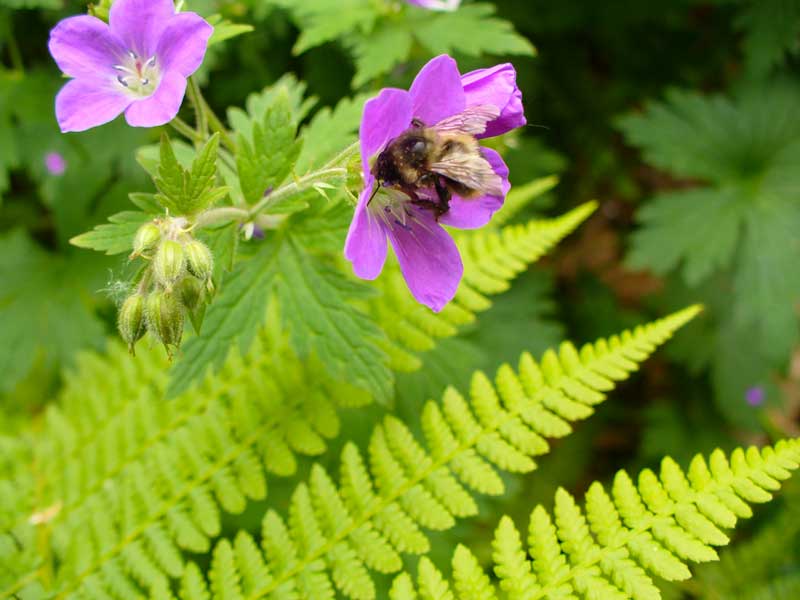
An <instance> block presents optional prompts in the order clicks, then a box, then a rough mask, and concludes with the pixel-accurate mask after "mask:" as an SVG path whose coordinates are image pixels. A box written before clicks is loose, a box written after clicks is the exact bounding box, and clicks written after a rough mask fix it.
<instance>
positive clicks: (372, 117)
mask: <svg viewBox="0 0 800 600" xmlns="http://www.w3.org/2000/svg"><path fill="white" fill-rule="evenodd" d="M410 125H411V96H410V95H409V93H408V92H407V91H405V90H398V89H396V88H386V89H384V90H382V91H381V93H380V94H379V95H378V97H377V98H373V99H371V100H368V101H367V103H366V104H364V112H363V114H362V117H361V128H360V129H359V132H358V136H359V139H360V141H361V166H362V167H363V169H364V173H365V175H366V174H367V173H369V172H370V165H369V161H370V159H371V158H372V156H373V155H374V154H376V153H377V152H378V151H380V150H382V149H383V147H384V146H385V145H386V142H388V141H389V140H391V139H394V138H395V137H397V136H398V135H400V134H401V133H403V132H404V131H405V130H406V129H408V128H409V126H410Z"/></svg>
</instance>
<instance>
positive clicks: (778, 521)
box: [695, 486, 800, 600]
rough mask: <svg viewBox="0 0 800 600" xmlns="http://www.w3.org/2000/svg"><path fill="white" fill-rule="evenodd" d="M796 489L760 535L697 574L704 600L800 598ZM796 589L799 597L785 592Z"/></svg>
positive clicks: (799, 521)
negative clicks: (781, 593) (783, 592)
mask: <svg viewBox="0 0 800 600" xmlns="http://www.w3.org/2000/svg"><path fill="white" fill-rule="evenodd" d="M796 488H797V486H792V487H791V488H789V489H788V490H787V491H786V494H785V496H784V497H785V501H784V506H782V507H781V508H780V510H778V511H777V512H776V514H775V515H774V517H773V518H772V519H771V520H769V521H767V522H763V521H762V524H761V525H760V526H759V528H758V531H757V533H756V534H755V535H754V536H753V537H751V538H749V539H743V540H739V541H738V543H737V544H736V545H735V546H734V547H733V548H731V549H730V550H729V551H727V552H725V554H723V555H722V557H721V560H720V561H719V562H718V563H712V564H709V565H704V566H703V567H702V568H701V569H698V570H697V572H696V577H697V584H698V585H697V589H698V590H699V591H701V592H702V596H700V595H697V594H695V595H697V596H698V597H702V598H704V600H725V599H728V598H737V599H738V598H742V599H744V598H760V597H765V598H769V597H775V598H794V597H800V587H797V586H800V574H798V572H797V566H798V562H799V561H800V506H798V500H799V499H800V497H798V495H797V489H796ZM787 586H788V587H790V588H793V589H797V591H798V593H797V594H790V593H788V592H786V593H785V594H784V595H782V596H781V595H779V594H778V591H779V590H780V591H784V588H787Z"/></svg>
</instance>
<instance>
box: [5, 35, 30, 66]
mask: <svg viewBox="0 0 800 600" xmlns="http://www.w3.org/2000/svg"><path fill="white" fill-rule="evenodd" d="M6 35H7V36H8V38H7V43H8V54H9V56H10V58H11V66H12V67H13V68H14V70H15V71H19V72H20V74H23V75H24V74H25V64H24V63H23V62H22V53H21V52H20V51H19V44H17V38H16V37H14V26H13V25H12V24H10V23H9V26H8V27H7V28H6Z"/></svg>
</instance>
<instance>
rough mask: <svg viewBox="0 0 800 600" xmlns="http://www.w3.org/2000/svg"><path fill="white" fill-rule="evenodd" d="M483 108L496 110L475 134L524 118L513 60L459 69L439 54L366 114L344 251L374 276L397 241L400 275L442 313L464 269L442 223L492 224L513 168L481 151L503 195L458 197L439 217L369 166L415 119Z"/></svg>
mask: <svg viewBox="0 0 800 600" xmlns="http://www.w3.org/2000/svg"><path fill="white" fill-rule="evenodd" d="M468 108H470V109H472V108H480V109H483V110H484V112H486V113H490V114H494V115H498V116H497V117H496V118H494V119H492V120H490V121H489V122H488V123H485V124H484V125H485V131H483V133H481V134H478V135H476V136H475V137H477V138H479V139H480V138H485V137H491V136H495V135H500V134H502V133H505V132H507V131H509V130H511V129H514V128H516V127H520V126H522V125H524V124H525V116H524V114H523V110H522V102H521V96H520V92H519V89H518V88H517V85H516V73H515V71H514V67H513V66H511V65H510V64H505V65H499V66H497V67H493V68H491V69H481V70H479V71H473V72H471V73H467V74H466V75H461V74H460V73H459V71H458V66H457V65H456V62H455V61H454V60H453V59H452V58H450V57H449V56H446V55H442V56H438V57H436V58H434V59H433V60H431V61H430V62H429V63H428V64H427V65H425V66H424V67H423V69H422V70H421V71H420V73H419V75H417V78H416V79H415V80H414V83H413V84H412V85H411V89H410V90H409V91H405V90H400V89H394V88H388V89H384V90H383V91H382V92H381V93H380V95H379V96H378V97H377V98H373V99H372V100H370V101H368V102H367V103H366V104H365V105H364V114H363V116H362V118H361V129H360V133H359V135H360V140H361V161H362V168H363V172H364V189H363V191H362V192H361V195H360V197H359V200H358V206H357V207H356V211H355V215H354V216H353V221H352V223H351V224H350V231H349V233H348V235H347V241H346V243H345V249H344V253H345V257H346V258H347V259H348V260H349V261H351V262H352V263H353V270H354V271H355V273H356V275H358V276H359V277H361V278H363V279H375V278H376V277H377V276H378V275H379V274H380V272H381V270H382V269H383V264H384V261H385V260H386V252H387V244H386V238H387V237H388V238H389V240H390V241H391V242H392V246H393V247H394V250H395V254H397V259H398V261H399V263H400V268H401V270H402V272H403V276H404V277H405V279H406V282H407V283H408V287H409V289H410V290H411V293H412V294H413V295H414V298H416V299H417V301H419V302H421V303H422V304H425V305H426V306H429V307H430V308H431V309H433V310H434V311H436V312H438V311H440V310H441V309H442V308H443V307H444V306H445V304H447V303H448V302H449V301H450V300H452V299H453V296H454V295H455V293H456V289H457V288H458V283H459V281H460V280H461V275H462V273H463V270H464V268H463V265H462V263H461V256H460V255H459V253H458V249H457V248H456V245H455V243H454V242H453V240H452V238H451V237H450V235H449V234H448V233H447V232H446V231H445V230H444V229H443V228H442V225H449V226H451V227H458V228H461V229H473V228H477V227H482V226H483V225H486V223H488V222H489V220H490V219H491V218H492V214H494V212H495V211H497V209H499V208H500V207H501V206H502V205H503V202H504V201H505V196H506V194H507V193H508V190H509V188H510V187H511V186H510V184H509V182H508V168H507V167H506V165H505V163H504V162H503V159H502V158H500V155H499V154H497V152H495V151H494V150H491V149H489V148H482V149H481V152H482V154H483V157H484V158H485V159H486V161H487V162H488V163H489V165H490V166H491V168H492V170H493V171H494V172H495V173H496V174H497V175H498V176H499V178H500V189H501V190H502V193H501V194H500V195H483V196H480V197H478V198H474V199H470V200H464V199H462V198H459V197H458V196H455V195H454V196H453V197H452V199H451V200H450V208H449V210H447V212H445V213H444V214H442V215H441V217H439V218H438V219H437V217H436V214H435V211H432V210H431V209H429V208H427V207H425V206H421V205H420V204H419V203H414V202H412V201H411V199H410V198H409V197H408V196H407V195H406V194H404V193H403V192H400V191H398V190H396V189H392V188H388V187H382V188H381V189H380V190H378V193H377V194H376V195H375V196H374V197H372V199H370V198H371V196H372V192H373V191H374V187H375V185H376V182H375V176H374V175H373V173H372V169H371V165H372V164H373V162H374V159H375V157H376V156H377V155H378V154H379V153H380V152H381V151H382V150H383V149H384V148H386V146H387V144H388V143H389V142H391V141H392V140H393V139H395V138H397V137H398V136H399V135H400V134H402V133H403V132H405V131H406V130H408V129H409V128H410V127H412V120H415V119H418V120H419V121H421V122H423V123H425V124H428V125H434V124H436V123H440V122H441V121H443V120H445V119H448V118H449V117H454V116H456V115H459V114H461V113H463V112H464V111H465V110H466V109H468Z"/></svg>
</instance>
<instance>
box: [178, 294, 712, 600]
mask: <svg viewBox="0 0 800 600" xmlns="http://www.w3.org/2000/svg"><path fill="white" fill-rule="evenodd" d="M698 310H699V309H698V308H696V307H692V308H689V309H686V310H684V311H681V312H679V313H676V314H674V315H672V316H670V317H667V318H665V319H662V320H660V321H656V322H654V323H652V324H650V325H646V326H643V327H638V328H636V329H635V330H633V331H629V332H624V333H623V334H622V335H620V336H613V337H612V338H610V339H609V340H607V341H606V340H601V341H599V342H596V343H594V344H587V345H586V346H584V347H583V348H581V349H580V351H578V350H577V349H576V348H575V347H574V346H572V345H571V344H569V343H565V344H563V345H562V346H561V347H560V349H559V352H558V353H556V352H554V351H549V352H547V353H545V355H544V357H543V359H542V361H541V363H538V362H536V361H534V360H533V358H532V357H531V356H530V355H529V354H524V355H523V356H522V358H521V359H520V363H519V369H518V371H516V372H515V371H514V370H513V369H512V368H511V367H510V366H508V365H504V366H502V367H501V368H500V369H499V370H498V372H497V375H496V378H495V383H494V384H492V382H491V381H490V380H489V379H488V377H486V375H484V374H483V373H480V372H478V373H476V374H475V375H474V376H473V379H472V385H471V389H470V394H469V398H468V399H466V398H464V397H463V396H462V395H461V394H459V393H458V392H457V391H456V390H455V389H452V388H450V389H448V390H447V391H446V392H445V393H444V397H443V399H442V401H441V403H437V402H428V403H427V404H426V405H425V407H424V409H423V411H422V417H421V421H422V423H421V424H422V429H423V432H424V437H425V444H424V445H423V444H421V443H420V442H419V441H418V440H417V439H416V438H415V436H414V435H413V434H412V433H411V431H410V430H409V428H408V427H407V426H406V425H405V424H404V423H403V422H401V421H400V420H399V419H397V418H396V417H393V416H388V417H386V418H385V419H384V421H383V423H381V424H380V425H378V426H377V427H376V429H375V430H374V431H373V434H372V436H371V439H370V443H369V449H368V452H367V453H366V455H365V454H364V453H362V452H361V451H360V450H359V449H358V448H357V447H356V446H355V445H354V444H352V443H348V444H346V445H345V447H344V449H343V451H342V456H341V470H340V477H339V485H338V486H337V485H336V484H335V483H334V482H333V480H332V479H331V477H330V475H329V474H328V473H327V472H326V471H325V469H324V468H323V467H321V466H319V465H315V466H314V467H313V468H312V470H311V475H310V477H309V480H308V482H306V483H301V484H300V485H299V486H298V487H297V488H296V490H295V492H294V494H293V496H292V498H291V501H290V507H289V514H288V518H284V517H281V516H280V515H279V514H278V512H276V511H275V510H269V511H267V513H266V514H265V515H264V518H263V522H262V534H261V546H260V547H259V546H258V545H257V544H256V542H255V540H254V539H253V538H252V537H251V536H250V534H248V533H246V532H240V533H239V534H238V535H237V536H236V538H235V539H234V540H233V541H229V540H227V539H225V540H222V541H220V542H219V543H218V544H217V546H216V548H215V549H214V552H213V558H212V563H211V570H210V573H209V576H208V578H209V582H210V588H209V589H210V592H211V593H212V594H213V596H214V597H215V598H247V599H249V600H254V599H256V598H266V597H276V598H281V597H286V598H294V597H306V598H315V599H319V600H324V599H325V598H333V597H334V590H338V591H339V592H341V593H342V594H343V595H344V596H346V597H349V598H357V599H368V598H374V597H375V588H374V584H373V581H372V576H371V574H370V572H371V571H378V572H382V573H392V572H396V571H397V570H399V569H400V568H401V565H402V562H401V555H402V554H404V553H412V554H420V553H425V552H427V551H428V549H429V541H428V536H427V535H426V533H425V532H424V530H426V529H432V530H443V529H448V528H450V527H452V526H453V525H454V524H455V520H456V519H457V518H463V517H468V516H472V515H474V514H476V512H477V506H476V503H475V499H474V495H475V494H476V493H482V494H492V495H497V494H501V493H502V492H503V489H504V485H503V481H502V479H501V478H500V476H499V475H498V473H497V470H498V469H500V470H503V471H510V472H516V473H526V472H529V471H532V470H533V469H535V467H536V463H535V461H534V458H535V457H536V456H538V455H541V454H544V453H545V452H547V451H548V450H549V444H548V443H547V441H546V440H545V438H546V437H555V438H558V437H562V436H564V435H567V434H568V433H569V432H570V431H571V425H570V422H572V421H576V420H579V419H583V418H585V417H587V416H589V415H590V414H591V413H592V411H593V406H594V405H595V404H597V403H598V402H601V401H603V400H604V399H605V397H606V396H605V393H606V392H607V391H609V390H611V389H612V388H613V387H614V385H615V382H616V381H619V380H622V379H625V378H626V377H627V376H628V375H629V373H630V372H632V371H633V370H635V369H636V368H637V366H638V364H639V363H640V362H641V361H642V360H644V359H645V358H646V357H647V356H649V354H650V353H651V352H652V351H653V350H654V348H655V347H656V346H657V345H659V344H661V343H662V342H664V341H665V340H666V339H667V338H669V337H670V336H671V335H672V333H673V332H674V331H675V330H676V329H677V328H679V327H680V326H681V325H683V324H684V323H686V321H688V320H689V319H691V318H692V317H693V316H694V315H695V314H696V313H697V311H698ZM199 575H200V574H199V570H198V569H195V568H189V569H187V570H186V571H185V572H184V577H183V584H182V590H183V595H182V597H184V598H191V599H194V598H206V597H207V596H206V588H205V586H204V584H203V578H202V577H200V576H199Z"/></svg>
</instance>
